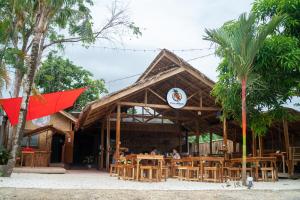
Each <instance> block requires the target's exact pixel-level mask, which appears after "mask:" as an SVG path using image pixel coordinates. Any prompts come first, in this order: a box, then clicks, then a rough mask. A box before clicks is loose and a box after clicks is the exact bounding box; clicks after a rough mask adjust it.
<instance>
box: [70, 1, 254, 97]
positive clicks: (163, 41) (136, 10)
mask: <svg viewBox="0 0 300 200" xmlns="http://www.w3.org/2000/svg"><path fill="white" fill-rule="evenodd" d="M122 2H124V1H122ZM252 2H253V1H252V0H242V1H241V0H188V1H187V0H131V1H125V4H128V8H129V14H130V17H131V19H132V21H133V22H135V24H136V25H137V26H139V27H140V28H141V30H142V33H143V35H142V36H141V37H139V38H135V37H124V38H123V41H122V42H120V43H114V44H109V43H107V42H103V41H99V42H97V43H96V44H95V46H109V47H120V48H133V49H157V48H166V49H169V50H173V49H191V48H192V49H199V48H208V47H210V43H209V42H207V41H204V40H203V39H202V38H203V35H204V30H205V28H218V27H220V26H221V25H222V24H223V23H224V22H226V21H228V20H232V19H236V18H237V17H238V16H239V15H240V14H241V13H242V12H249V10H250V8H251V3H252ZM109 4H110V1H95V5H94V7H93V8H92V13H93V18H94V20H95V27H101V23H102V22H103V19H104V17H105V16H103V15H104V14H103V13H105V12H104V10H103V9H104V8H106V7H105V5H109ZM212 52H213V50H203V51H194V52H175V53H176V54H177V55H179V56H180V57H182V58H183V59H186V60H189V59H192V58H195V57H199V56H202V55H207V54H210V53H212ZM158 53H159V51H156V52H133V51H125V52H124V51H115V50H104V49H102V48H99V47H91V48H89V49H86V48H83V47H81V46H79V45H70V46H68V47H67V48H66V50H65V56H66V57H68V58H69V59H70V60H72V61H73V62H74V63H75V64H77V65H80V66H82V67H84V68H86V69H88V70H90V71H92V72H93V74H94V76H95V77H96V78H103V79H104V80H105V81H106V82H107V88H108V89H109V91H110V92H112V91H115V90H118V89H121V88H123V87H125V86H127V85H129V84H130V83H132V82H134V81H135V80H136V79H137V76H135V77H132V78H129V79H125V80H121V81H114V82H110V81H112V80H116V79H120V78H123V77H128V76H132V75H135V74H139V73H142V72H143V71H144V70H145V69H146V68H147V67H148V65H149V64H150V63H151V61H152V60H153V59H154V58H155V56H156V55H157V54H158ZM218 63H219V59H218V58H216V57H215V56H214V55H212V56H208V57H206V58H202V59H197V60H193V61H190V64H192V65H193V66H194V67H195V68H197V69H198V70H200V71H201V72H202V73H204V74H205V75H207V76H208V77H209V78H211V79H212V80H214V81H216V79H217V77H216V76H217V73H216V67H217V65H218Z"/></svg>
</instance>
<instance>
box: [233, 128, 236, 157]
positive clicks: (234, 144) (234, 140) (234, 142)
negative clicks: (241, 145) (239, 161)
mask: <svg viewBox="0 0 300 200" xmlns="http://www.w3.org/2000/svg"><path fill="white" fill-rule="evenodd" d="M233 153H236V128H235V129H234V136H233Z"/></svg>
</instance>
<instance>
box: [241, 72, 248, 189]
mask: <svg viewBox="0 0 300 200" xmlns="http://www.w3.org/2000/svg"><path fill="white" fill-rule="evenodd" d="M246 120H247V119H246V79H245V78H244V79H243V80H242V130H243V160H242V161H243V162H242V182H243V185H246V179H247V177H246V156H247V151H246V129H247V121H246Z"/></svg>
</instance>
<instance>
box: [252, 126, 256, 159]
mask: <svg viewBox="0 0 300 200" xmlns="http://www.w3.org/2000/svg"><path fill="white" fill-rule="evenodd" d="M256 154H257V150H256V135H255V132H254V131H252V156H253V157H255V156H256Z"/></svg>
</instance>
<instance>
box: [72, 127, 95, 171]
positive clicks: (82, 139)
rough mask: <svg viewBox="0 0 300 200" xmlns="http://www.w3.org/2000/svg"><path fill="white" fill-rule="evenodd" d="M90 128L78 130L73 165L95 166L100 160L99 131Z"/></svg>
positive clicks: (75, 138) (75, 137)
mask: <svg viewBox="0 0 300 200" xmlns="http://www.w3.org/2000/svg"><path fill="white" fill-rule="evenodd" d="M97 133H98V132H97V130H91V129H88V130H87V131H83V132H82V131H78V132H76V134H75V136H74V154H73V167H86V166H88V165H89V166H92V167H95V166H96V164H97V162H98V153H99V147H98V144H99V133H98V134H97Z"/></svg>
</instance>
